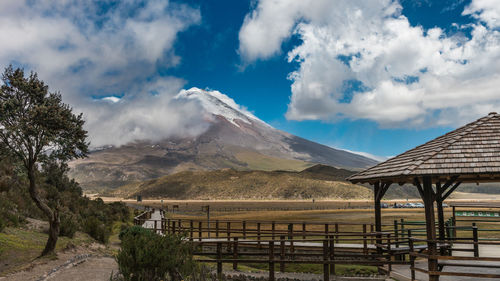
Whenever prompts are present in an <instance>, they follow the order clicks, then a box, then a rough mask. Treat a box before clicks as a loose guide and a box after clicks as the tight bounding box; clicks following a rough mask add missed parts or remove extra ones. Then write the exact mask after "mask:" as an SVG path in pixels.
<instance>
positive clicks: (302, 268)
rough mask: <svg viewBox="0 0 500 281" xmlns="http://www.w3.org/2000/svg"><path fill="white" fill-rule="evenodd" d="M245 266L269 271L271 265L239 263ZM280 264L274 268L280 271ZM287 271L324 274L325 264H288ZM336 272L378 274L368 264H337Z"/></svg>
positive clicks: (337, 273)
mask: <svg viewBox="0 0 500 281" xmlns="http://www.w3.org/2000/svg"><path fill="white" fill-rule="evenodd" d="M243 267H244V268H252V269H259V270H261V271H262V270H264V271H267V270H269V266H268V265H267V263H249V264H242V268H241V269H240V265H238V270H241V271H243ZM279 268H280V267H279V264H275V267H274V270H275V271H276V272H279ZM285 272H300V273H313V274H323V265H321V264H296V263H292V264H286V265H285ZM335 274H336V275H343V276H354V275H372V274H377V267H376V266H366V265H345V264H338V265H335Z"/></svg>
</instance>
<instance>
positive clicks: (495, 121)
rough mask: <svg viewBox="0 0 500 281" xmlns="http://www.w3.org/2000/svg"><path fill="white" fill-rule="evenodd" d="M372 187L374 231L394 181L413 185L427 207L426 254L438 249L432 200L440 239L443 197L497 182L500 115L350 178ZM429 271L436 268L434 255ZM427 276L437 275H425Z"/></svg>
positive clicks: (437, 278)
mask: <svg viewBox="0 0 500 281" xmlns="http://www.w3.org/2000/svg"><path fill="white" fill-rule="evenodd" d="M348 180H349V181H351V182H352V183H369V184H371V185H373V187H374V193H375V194H374V195H375V196H374V201H375V202H374V204H375V229H376V231H377V232H380V231H381V228H382V227H381V226H382V220H381V205H380V201H381V199H382V198H383V196H384V194H385V193H386V191H387V189H388V188H389V187H390V186H391V185H392V184H399V185H403V184H413V185H415V187H416V188H417V189H418V192H419V194H420V196H421V197H422V200H423V201H424V205H425V219H426V232H427V241H428V245H427V248H428V252H429V255H430V256H432V255H435V254H436V253H437V248H436V243H433V242H430V241H436V228H435V217H434V203H436V206H437V211H438V233H439V240H444V237H445V221H444V215H443V201H444V200H445V199H446V198H448V196H449V195H450V194H451V193H452V192H453V191H454V190H455V189H456V188H457V187H458V186H459V185H460V184H461V183H483V182H500V114H497V113H496V112H492V113H490V114H488V115H487V116H485V117H483V118H480V119H478V120H476V121H474V122H472V123H470V124H467V125H465V126H463V127H461V128H458V129H456V130H454V131H452V132H449V133H447V134H445V135H443V136H441V137H438V138H436V139H434V140H431V141H429V142H427V143H425V144H423V145H420V146H417V147H416V148H413V149H411V150H409V151H407V152H404V153H402V154H400V155H398V156H396V157H393V158H391V159H389V160H387V161H385V162H382V163H380V164H378V165H375V166H373V167H371V168H369V169H366V170H364V171H362V172H360V173H357V174H355V175H352V176H351V177H349V178H348ZM428 271H429V272H434V273H435V272H438V271H439V270H438V263H437V260H435V259H429V260H428ZM429 280H439V275H437V274H431V273H429Z"/></svg>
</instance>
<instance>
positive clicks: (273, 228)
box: [271, 221, 276, 240]
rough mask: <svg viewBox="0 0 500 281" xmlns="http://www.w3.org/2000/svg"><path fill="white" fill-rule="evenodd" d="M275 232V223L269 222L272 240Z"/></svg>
mask: <svg viewBox="0 0 500 281" xmlns="http://www.w3.org/2000/svg"><path fill="white" fill-rule="evenodd" d="M275 232H276V223H275V222H274V221H273V222H271V234H272V240H274V236H275Z"/></svg>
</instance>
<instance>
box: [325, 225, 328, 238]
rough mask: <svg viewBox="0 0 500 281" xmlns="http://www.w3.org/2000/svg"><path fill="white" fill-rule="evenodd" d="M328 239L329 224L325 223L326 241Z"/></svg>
mask: <svg viewBox="0 0 500 281" xmlns="http://www.w3.org/2000/svg"><path fill="white" fill-rule="evenodd" d="M326 238H328V224H327V223H325V239H326Z"/></svg>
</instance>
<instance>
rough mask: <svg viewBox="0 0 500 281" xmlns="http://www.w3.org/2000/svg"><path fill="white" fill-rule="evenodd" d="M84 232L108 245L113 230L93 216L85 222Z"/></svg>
mask: <svg viewBox="0 0 500 281" xmlns="http://www.w3.org/2000/svg"><path fill="white" fill-rule="evenodd" d="M83 231H84V232H86V233H88V234H89V235H90V236H91V237H92V238H94V239H95V240H97V241H99V242H101V243H107V242H108V239H109V236H110V235H111V228H110V227H109V226H107V225H106V224H105V223H104V222H103V221H101V220H99V219H98V218H97V217H93V216H92V217H88V218H86V219H85V220H84V221H83Z"/></svg>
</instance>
